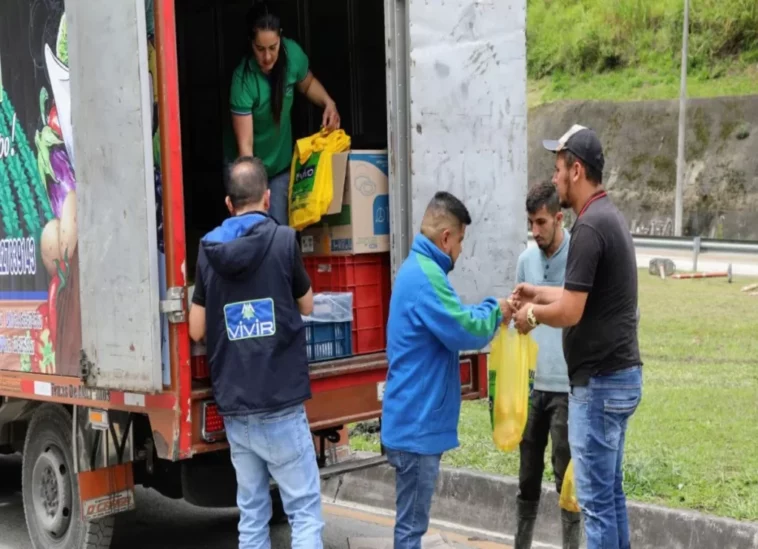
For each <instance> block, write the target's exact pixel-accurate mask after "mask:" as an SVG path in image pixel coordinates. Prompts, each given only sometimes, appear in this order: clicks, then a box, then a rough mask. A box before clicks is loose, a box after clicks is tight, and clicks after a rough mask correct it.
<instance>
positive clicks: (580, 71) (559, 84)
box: [527, 0, 758, 105]
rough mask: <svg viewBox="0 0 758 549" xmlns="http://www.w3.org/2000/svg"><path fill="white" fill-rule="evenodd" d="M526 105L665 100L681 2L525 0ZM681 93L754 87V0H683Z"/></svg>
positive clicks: (757, 41)
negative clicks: (685, 39) (685, 50)
mask: <svg viewBox="0 0 758 549" xmlns="http://www.w3.org/2000/svg"><path fill="white" fill-rule="evenodd" d="M527 5H528V11H527V65H528V71H529V78H530V82H529V92H530V97H529V99H530V104H531V105H536V104H539V103H543V102H549V101H555V100H560V99H608V100H639V99H673V98H675V97H677V96H678V93H679V71H680V56H681V41H682V21H683V17H684V12H683V6H684V0H561V1H559V0H528V2H527ZM688 72H689V75H688V95H689V96H690V97H715V96H721V95H745V94H756V93H758V0H691V1H690V36H689V55H688Z"/></svg>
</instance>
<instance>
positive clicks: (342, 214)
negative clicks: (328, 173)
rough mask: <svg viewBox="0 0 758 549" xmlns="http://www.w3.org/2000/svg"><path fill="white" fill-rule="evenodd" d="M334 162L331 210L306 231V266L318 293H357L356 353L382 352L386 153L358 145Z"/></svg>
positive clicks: (386, 296)
mask: <svg viewBox="0 0 758 549" xmlns="http://www.w3.org/2000/svg"><path fill="white" fill-rule="evenodd" d="M332 164H333V172H334V176H333V177H334V193H333V196H334V198H333V199H332V204H331V205H330V208H329V215H326V216H324V217H323V218H322V219H321V221H320V222H318V223H316V224H315V225H312V226H310V227H307V228H306V229H304V230H303V231H302V233H301V248H302V251H303V255H304V262H305V268H306V271H308V275H309V276H310V279H311V286H312V288H313V292H314V293H321V292H350V293H351V294H352V295H353V320H352V327H351V337H350V341H351V346H352V348H351V355H363V354H370V353H376V352H381V351H384V349H385V347H386V342H387V334H386V326H387V317H388V315H389V302H390V284H391V280H390V277H391V275H390V256H389V230H390V227H389V183H388V177H387V152H386V150H377V151H373V150H372V151H364V150H353V151H350V152H349V153H344V154H342V155H334V158H333V160H332ZM342 335H344V334H342ZM344 356H346V355H344V354H343V355H339V356H332V357H328V358H327V357H324V358H322V359H319V360H327V359H333V358H341V357H344ZM314 361H315V360H314Z"/></svg>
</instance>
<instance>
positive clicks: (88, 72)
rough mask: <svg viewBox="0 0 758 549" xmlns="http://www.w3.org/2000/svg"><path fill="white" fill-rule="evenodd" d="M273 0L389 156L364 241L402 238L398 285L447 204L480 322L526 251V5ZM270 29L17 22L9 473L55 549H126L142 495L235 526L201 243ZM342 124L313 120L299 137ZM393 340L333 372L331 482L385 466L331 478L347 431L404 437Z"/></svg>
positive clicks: (119, 7) (57, 17)
mask: <svg viewBox="0 0 758 549" xmlns="http://www.w3.org/2000/svg"><path fill="white" fill-rule="evenodd" d="M273 1H274V3H277V4H278V8H279V11H280V12H281V13H282V15H283V21H284V22H283V27H284V32H285V33H287V34H288V36H291V37H294V38H295V39H296V40H297V41H298V43H300V44H301V46H302V47H303V49H304V50H305V52H306V54H307V55H308V57H309V60H310V67H311V69H312V70H313V72H314V74H316V76H317V77H318V78H319V79H320V80H321V81H322V82H323V83H324V85H325V87H326V88H327V89H328V90H329V91H330V94H331V95H332V96H333V98H334V99H335V100H336V102H337V105H338V107H339V109H340V112H341V114H342V126H343V128H344V129H345V130H346V131H347V133H348V134H349V135H350V136H351V139H352V147H353V149H356V150H373V151H385V154H386V163H385V165H386V167H385V168H384V169H385V170H386V189H385V191H383V192H384V194H385V195H386V198H385V199H384V202H382V204H384V206H383V207H377V208H374V209H369V210H368V211H367V213H366V215H368V216H374V218H373V223H369V224H368V227H367V228H366V227H364V228H363V229H361V230H368V231H371V230H374V231H384V236H385V237H386V238H384V242H386V248H387V249H386V250H384V253H385V254H386V262H387V272H388V273H389V275H388V281H387V285H388V287H389V279H391V278H392V277H393V276H394V273H395V272H396V271H397V269H398V268H399V266H400V264H401V262H402V261H403V259H404V258H405V257H406V255H407V254H408V250H409V246H410V243H411V241H412V238H413V235H414V232H416V231H418V229H419V222H420V219H421V216H422V214H423V211H424V208H425V206H426V204H427V202H428V201H429V199H430V198H431V196H432V195H433V194H434V193H435V192H436V191H438V190H447V191H450V192H452V193H454V194H456V195H457V196H459V197H460V198H461V199H463V200H464V202H465V203H466V204H467V206H468V207H469V209H470V211H471V213H472V218H473V224H472V226H471V227H470V228H469V230H468V231H467V237H466V241H465V246H464V256H463V257H462V259H461V260H460V261H459V262H458V265H457V266H456V269H455V271H454V272H453V273H452V275H451V278H452V281H453V284H454V286H455V287H456V289H457V290H458V291H459V293H460V294H461V296H462V298H463V299H464V300H465V301H468V302H472V301H474V300H479V299H481V298H483V297H485V296H487V295H507V293H508V292H509V291H510V290H511V288H512V285H513V281H514V278H515V275H514V273H515V264H516V259H517V257H518V254H519V253H520V251H521V250H522V249H523V248H524V246H525V240H526V239H525V234H526V233H525V231H524V228H525V224H526V217H525V214H524V211H523V210H524V206H523V205H524V198H525V193H526V188H527V181H526V170H527V158H526V150H527V145H526V128H527V126H526V112H527V109H526V60H525V19H526V0H475V1H474V0H453V1H449V0H445V1H444V2H439V3H435V2H429V1H428V0H425V1H422V0H318V1H317V0H280V1H279V2H276V0H273ZM249 7H250V1H249V0H246V1H241V0H234V1H229V0H182V1H178V0H119V1H118V2H115V1H114V2H92V1H91V0H65V2H64V0H46V1H45V2H37V1H32V0H5V1H3V2H2V3H1V4H0V90H1V92H2V94H1V95H0V236H1V237H2V238H1V239H0V454H21V456H22V496H23V498H22V499H23V505H24V510H25V513H26V520H27V526H28V530H29V535H30V538H31V541H32V545H33V546H34V547H35V548H36V549H42V548H47V547H58V548H61V549H84V548H85V547H88V548H91V547H99V548H106V547H108V546H109V545H110V542H111V539H112V538H113V536H118V530H117V529H116V530H114V515H116V514H118V513H121V512H124V511H129V510H132V509H134V508H135V505H136V504H137V502H135V486H140V485H141V486H145V487H150V488H153V489H155V490H157V491H159V492H160V493H162V494H164V495H166V496H168V497H172V498H184V499H185V500H187V501H189V502H190V503H193V504H196V505H198V506H208V507H212V506H233V505H234V504H235V497H234V496H235V490H236V485H235V478H234V472H233V469H232V467H231V464H230V459H229V452H228V445H227V444H226V442H225V438H224V433H223V421H222V419H221V417H220V416H219V415H218V413H217V410H216V408H215V405H214V402H213V394H212V391H211V387H210V381H209V379H208V371H207V370H208V369H207V364H205V363H204V357H203V351H202V348H200V347H193V346H192V345H191V342H190V338H189V336H188V327H187V316H188V310H189V303H188V296H189V293H190V291H191V287H192V274H193V273H194V262H195V258H196V256H197V248H198V240H199V237H200V236H202V234H204V232H205V231H207V230H208V229H210V228H211V226H212V225H213V224H214V223H217V222H218V218H219V215H222V214H223V197H224V191H223V177H224V175H223V173H224V172H223V170H224V161H223V154H222V149H223V141H224V136H225V135H226V130H227V129H228V126H227V124H229V104H228V96H229V81H230V77H231V73H232V71H233V70H234V67H235V66H236V65H237V63H238V62H239V60H240V58H241V55H244V54H245V52H249V47H250V45H249V44H248V43H247V41H246V40H247V39H246V36H245V31H244V14H245V12H246V11H247V10H248V8H249ZM320 120H321V113H320V112H318V111H317V110H315V109H314V108H313V107H310V106H308V105H307V104H306V103H305V102H303V101H301V100H300V99H296V103H295V109H294V111H293V128H294V132H293V133H294V135H295V136H296V137H298V136H304V135H309V134H310V133H313V132H314V131H316V130H318V127H319V123H320ZM348 162H349V160H348ZM348 170H349V167H348ZM343 183H345V185H346V186H348V187H350V185H351V180H350V177H349V175H348V176H347V178H346V179H345V180H344V181H343ZM364 183H365V181H364ZM366 188H367V187H366V186H363V187H361V186H360V185H358V186H355V187H350V192H353V193H354V194H357V193H360V192H362V190H365V189H366ZM374 190H376V189H374ZM345 192H346V194H344V198H345V200H347V197H348V194H347V191H345ZM377 192H380V191H377ZM343 207H344V205H343ZM372 227H373V229H372ZM323 228H324V227H322V229H323ZM355 230H357V229H355ZM355 230H353V231H352V232H351V231H346V232H345V234H346V235H347V236H345V237H344V238H340V239H339V240H340V244H339V245H337V246H334V247H333V249H325V250H321V252H325V253H324V254H323V255H321V256H319V255H318V252H319V250H318V249H316V248H314V247H312V246H313V236H314V235H311V238H310V239H306V238H305V233H304V236H303V243H302V246H303V248H305V247H306V243H307V244H308V246H311V249H310V252H311V255H312V256H311V257H310V258H309V257H306V260H307V261H311V262H312V267H313V268H314V269H316V272H321V271H318V269H319V268H320V266H321V265H326V266H327V270H328V269H331V268H332V266H334V265H336V264H337V263H339V262H340V261H343V259H341V258H342V257H343V256H345V255H348V256H349V255H350V253H351V251H352V252H355V253H362V252H361V251H360V250H357V249H347V248H350V246H351V244H350V239H351V238H352V236H351V235H355ZM315 236H316V237H318V234H316V235H315ZM316 240H318V238H316ZM345 246H347V248H345ZM375 251H376V250H372V249H371V248H370V246H369V248H368V249H366V250H364V252H366V253H373V252H375ZM304 253H306V250H304ZM314 254H315V255H314ZM307 255H308V254H307V253H306V256H307ZM354 257H355V258H359V259H360V258H361V256H360V255H355V256H354ZM366 257H368V256H366ZM345 261H347V260H345ZM361 261H363V259H361ZM378 261H380V262H381V261H382V260H378ZM343 262H344V261H343ZM355 295H356V296H357V293H356V294H355ZM382 306H383V307H384V309H382V311H381V315H382V316H383V318H384V319H386V304H383V305H382ZM383 322H384V321H382V322H378V323H376V325H375V326H373V327H372V326H368V327H366V329H365V331H364V332H362V334H366V339H362V341H366V342H368V343H365V345H364V344H362V345H364V346H363V347H362V348H358V349H357V351H356V344H355V343H353V351H356V352H353V353H351V354H350V356H347V357H345V358H338V359H334V360H326V361H321V362H314V363H313V365H312V368H311V379H312V390H313V398H312V400H310V401H309V402H308V403H307V412H308V417H309V421H310V425H311V429H312V431H313V434H314V445H315V448H316V451H317V452H318V456H319V463H320V465H321V466H322V467H323V469H322V471H323V474H324V475H325V476H330V475H335V474H341V473H344V472H345V471H348V470H350V469H351V468H356V467H366V466H370V465H373V464H376V463H379V462H381V459H382V458H381V456H379V457H377V458H371V459H370V460H360V461H341V460H339V459H331V460H330V459H327V457H328V455H329V449H330V448H332V449H333V448H334V445H335V444H339V443H340V442H343V443H344V442H345V437H346V430H345V428H346V426H348V425H350V424H353V423H356V422H361V421H365V420H370V419H376V418H378V417H380V415H381V403H382V396H383V386H384V381H385V378H386V371H387V360H386V356H385V354H384V352H383V351H382V350H381V349H383V345H384V343H383V342H384V337H385V336H384V328H385V326H384V324H383ZM372 330H378V332H374V331H372ZM377 340H378V341H379V342H380V348H379V349H377V348H376V346H377V343H376V342H377ZM486 379H487V363H486V352H481V350H472V352H471V353H464V354H462V355H461V384H462V394H461V397H462V398H464V399H476V398H482V397H485V396H486V391H487V388H486V387H487V382H486ZM1 514H2V510H0V515H1ZM1 521H2V519H1V518H0V522H1Z"/></svg>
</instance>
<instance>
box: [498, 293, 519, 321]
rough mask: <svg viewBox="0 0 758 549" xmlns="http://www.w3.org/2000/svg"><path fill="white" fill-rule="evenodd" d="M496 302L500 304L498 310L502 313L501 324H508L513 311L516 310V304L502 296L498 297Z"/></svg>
mask: <svg viewBox="0 0 758 549" xmlns="http://www.w3.org/2000/svg"><path fill="white" fill-rule="evenodd" d="M497 302H498V304H499V305H500V312H501V313H503V322H502V323H503V324H506V325H507V324H510V322H511V319H512V318H513V315H514V313H515V312H516V311H517V310H518V309H517V308H516V306H515V305H514V304H513V302H512V301H511V299H510V298H508V299H506V298H504V297H501V298H498V300H497Z"/></svg>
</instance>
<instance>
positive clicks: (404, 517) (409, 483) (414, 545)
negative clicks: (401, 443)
mask: <svg viewBox="0 0 758 549" xmlns="http://www.w3.org/2000/svg"><path fill="white" fill-rule="evenodd" d="M441 459H442V455H434V456H426V455H421V454H413V453H411V452H402V451H397V450H390V449H387V461H389V464H390V465H391V466H392V467H394V469H395V491H396V496H395V497H396V508H397V509H396V517H395V545H394V549H421V538H422V537H423V536H424V534H426V531H427V530H428V529H429V518H430V514H431V510H432V496H433V495H434V489H435V488H436V486H437V477H438V476H439V473H440V460H441Z"/></svg>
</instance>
